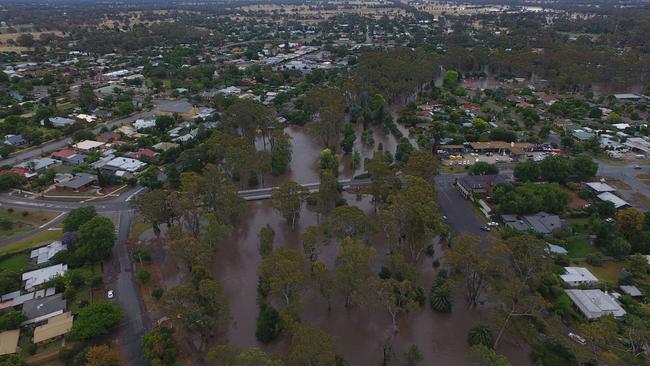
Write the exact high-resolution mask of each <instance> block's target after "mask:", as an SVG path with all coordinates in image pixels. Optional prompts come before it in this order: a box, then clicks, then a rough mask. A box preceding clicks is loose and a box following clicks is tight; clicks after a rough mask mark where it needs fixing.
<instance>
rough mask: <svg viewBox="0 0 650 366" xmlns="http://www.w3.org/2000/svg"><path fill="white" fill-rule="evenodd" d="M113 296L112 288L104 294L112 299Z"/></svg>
mask: <svg viewBox="0 0 650 366" xmlns="http://www.w3.org/2000/svg"><path fill="white" fill-rule="evenodd" d="M114 296H115V293H114V292H113V290H108V293H107V294H106V297H108V298H109V299H112V298H113V297H114Z"/></svg>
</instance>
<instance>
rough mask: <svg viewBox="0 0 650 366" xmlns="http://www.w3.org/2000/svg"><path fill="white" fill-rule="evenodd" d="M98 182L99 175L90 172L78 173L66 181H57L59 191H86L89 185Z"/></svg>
mask: <svg viewBox="0 0 650 366" xmlns="http://www.w3.org/2000/svg"><path fill="white" fill-rule="evenodd" d="M96 183H97V176H96V175H93V174H88V173H77V174H75V176H74V177H73V178H72V179H70V180H66V181H64V182H60V183H57V184H56V185H55V186H56V190H57V191H74V192H78V191H85V190H86V189H88V187H90V186H92V185H93V184H96Z"/></svg>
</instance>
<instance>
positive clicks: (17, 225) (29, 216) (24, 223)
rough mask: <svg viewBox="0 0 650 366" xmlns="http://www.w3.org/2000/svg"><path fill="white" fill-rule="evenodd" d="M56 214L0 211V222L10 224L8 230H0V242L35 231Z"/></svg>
mask: <svg viewBox="0 0 650 366" xmlns="http://www.w3.org/2000/svg"><path fill="white" fill-rule="evenodd" d="M58 215H59V213H58V212H52V211H36V210H8V209H2V210H0V220H2V221H5V222H10V223H11V227H10V228H2V229H0V240H6V239H10V238H12V237H14V236H16V235H18V234H22V233H25V232H29V231H31V230H34V229H37V228H38V227H40V226H41V225H43V224H45V223H47V222H49V221H50V220H52V219H54V218H55V217H56V216H58Z"/></svg>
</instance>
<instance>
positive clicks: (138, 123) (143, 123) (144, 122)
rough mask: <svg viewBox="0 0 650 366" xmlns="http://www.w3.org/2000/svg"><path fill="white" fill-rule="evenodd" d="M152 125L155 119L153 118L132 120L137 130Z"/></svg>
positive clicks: (151, 126)
mask: <svg viewBox="0 0 650 366" xmlns="http://www.w3.org/2000/svg"><path fill="white" fill-rule="evenodd" d="M153 127H156V120H153V119H137V120H135V122H133V128H135V129H136V130H138V131H140V130H145V129H147V128H153Z"/></svg>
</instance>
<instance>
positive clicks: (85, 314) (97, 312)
mask: <svg viewBox="0 0 650 366" xmlns="http://www.w3.org/2000/svg"><path fill="white" fill-rule="evenodd" d="M122 316H123V315H122V310H120V307H119V306H117V305H115V304H113V303H110V302H107V301H96V302H94V303H92V304H89V305H88V306H86V307H84V308H82V309H81V310H79V314H78V315H77V316H76V318H75V321H74V323H73V324H72V329H71V330H70V333H69V335H68V336H69V337H70V339H72V340H75V341H82V342H85V341H87V340H90V339H92V338H95V337H98V336H103V335H106V334H108V333H110V332H111V331H112V330H113V328H115V327H116V326H117V325H118V324H119V323H120V320H122Z"/></svg>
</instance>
